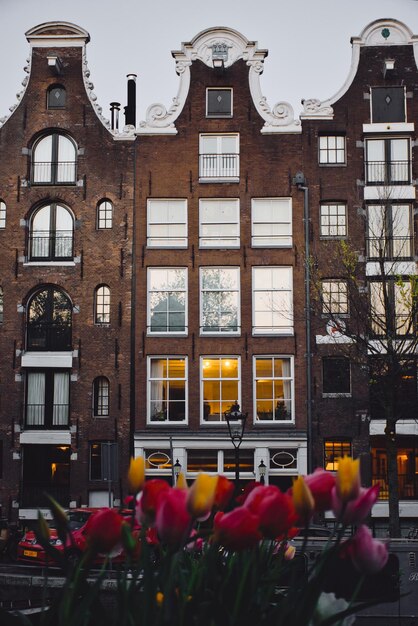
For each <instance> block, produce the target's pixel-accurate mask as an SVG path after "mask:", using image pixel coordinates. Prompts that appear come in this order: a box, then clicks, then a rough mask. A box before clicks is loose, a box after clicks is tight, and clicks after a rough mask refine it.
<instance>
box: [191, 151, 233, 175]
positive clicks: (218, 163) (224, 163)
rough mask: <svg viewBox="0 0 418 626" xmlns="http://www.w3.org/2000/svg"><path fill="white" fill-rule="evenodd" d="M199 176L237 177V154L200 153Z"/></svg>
mask: <svg viewBox="0 0 418 626" xmlns="http://www.w3.org/2000/svg"><path fill="white" fill-rule="evenodd" d="M199 177H200V178H238V177H239V154H200V155H199Z"/></svg>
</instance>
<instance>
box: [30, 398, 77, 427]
mask: <svg viewBox="0 0 418 626" xmlns="http://www.w3.org/2000/svg"><path fill="white" fill-rule="evenodd" d="M68 417H69V406H68V403H67V404H53V405H52V406H46V405H45V404H27V405H26V410H25V427H26V428H36V429H38V428H57V429H58V428H68Z"/></svg>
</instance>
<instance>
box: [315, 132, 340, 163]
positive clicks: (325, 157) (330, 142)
mask: <svg viewBox="0 0 418 626" xmlns="http://www.w3.org/2000/svg"><path fill="white" fill-rule="evenodd" d="M318 139H319V164H320V165H344V164H345V162H346V156H345V137H344V135H323V136H320V137H319V138H318Z"/></svg>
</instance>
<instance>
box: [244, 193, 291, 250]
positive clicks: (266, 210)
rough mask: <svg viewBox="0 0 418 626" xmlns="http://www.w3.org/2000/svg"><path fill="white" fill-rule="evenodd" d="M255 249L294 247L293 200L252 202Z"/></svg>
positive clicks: (254, 200) (267, 199)
mask: <svg viewBox="0 0 418 626" xmlns="http://www.w3.org/2000/svg"><path fill="white" fill-rule="evenodd" d="M251 245H252V247H253V248H287V247H291V245H292V198H253V199H252V200H251Z"/></svg>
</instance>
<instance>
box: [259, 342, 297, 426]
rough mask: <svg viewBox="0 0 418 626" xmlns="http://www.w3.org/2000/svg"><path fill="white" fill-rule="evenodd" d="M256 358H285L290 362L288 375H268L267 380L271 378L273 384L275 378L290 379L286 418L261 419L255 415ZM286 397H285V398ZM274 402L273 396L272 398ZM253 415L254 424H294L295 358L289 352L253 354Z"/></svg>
mask: <svg viewBox="0 0 418 626" xmlns="http://www.w3.org/2000/svg"><path fill="white" fill-rule="evenodd" d="M257 359H283V360H284V359H286V360H287V361H289V364H290V376H289V377H284V376H282V377H275V376H272V377H271V378H270V377H268V380H272V381H273V384H274V381H276V380H283V381H290V407H291V409H290V410H291V418H290V419H286V420H278V419H276V418H275V417H273V419H271V420H261V419H258V417H257V379H258V378H257ZM285 399H287V398H285ZM272 401H273V402H274V398H272ZM253 416H254V424H281V425H283V424H294V423H295V359H294V357H293V356H291V355H289V354H284V355H282V354H257V355H253Z"/></svg>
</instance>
